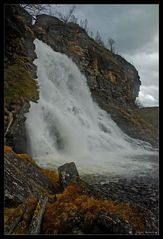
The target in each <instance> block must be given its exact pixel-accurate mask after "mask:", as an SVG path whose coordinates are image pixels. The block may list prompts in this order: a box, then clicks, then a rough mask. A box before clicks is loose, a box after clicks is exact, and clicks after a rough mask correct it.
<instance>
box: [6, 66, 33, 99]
mask: <svg viewBox="0 0 163 239" xmlns="http://www.w3.org/2000/svg"><path fill="white" fill-rule="evenodd" d="M4 79H5V81H6V82H7V83H8V85H9V87H8V88H7V89H6V90H5V99H6V100H7V102H10V101H13V99H15V98H20V97H23V98H25V99H27V100H29V101H30V100H31V101H36V100H37V99H38V90H37V89H38V85H37V82H36V81H35V80H33V78H32V76H31V73H30V72H29V71H27V70H26V69H25V67H24V66H22V65H21V64H13V65H9V66H8V67H7V68H6V70H5V74H4Z"/></svg>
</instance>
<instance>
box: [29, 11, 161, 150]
mask: <svg viewBox="0 0 163 239" xmlns="http://www.w3.org/2000/svg"><path fill="white" fill-rule="evenodd" d="M33 31H34V32H35V36H36V37H37V38H38V39H40V40H42V41H43V42H45V43H47V44H48V45H50V46H51V47H52V48H53V49H54V50H55V51H58V52H61V53H64V54H66V55H68V56H69V57H70V58H72V60H73V61H74V62H75V63H76V64H77V65H78V67H79V69H80V70H81V72H82V73H83V74H84V75H85V76H86V78H87V83H88V86H89V88H90V91H91V94H92V97H93V99H94V100H95V101H96V102H97V103H98V104H99V106H100V107H101V108H103V109H104V110H106V111H107V112H108V113H110V114H111V117H112V119H113V120H114V121H115V122H116V123H117V124H118V126H119V127H120V128H121V129H122V130H123V131H124V132H125V133H127V134H128V135H130V136H131V137H133V138H139V139H142V140H145V141H148V142H150V143H151V144H153V145H154V146H157V145H158V133H157V131H156V130H155V128H154V127H153V125H151V124H148V122H147V121H146V119H144V118H143V116H142V114H140V112H139V109H138V107H137V106H136V105H135V99H136V97H137V96H138V93H139V88H140V84H141V82H140V79H139V78H140V77H139V75H138V72H137V70H136V69H135V67H134V66H133V65H131V64H130V63H129V62H127V61H126V60H125V59H124V58H122V57H121V56H119V55H117V54H113V53H111V52H110V51H109V50H107V49H106V48H104V47H102V46H100V45H99V44H97V43H96V42H95V41H94V40H93V39H92V38H90V37H89V36H88V35H87V33H86V31H85V30H84V29H82V28H81V27H79V25H78V24H74V23H68V24H65V23H63V22H62V21H60V20H59V19H57V18H56V17H51V16H47V15H39V16H37V19H36V23H35V25H34V26H33Z"/></svg>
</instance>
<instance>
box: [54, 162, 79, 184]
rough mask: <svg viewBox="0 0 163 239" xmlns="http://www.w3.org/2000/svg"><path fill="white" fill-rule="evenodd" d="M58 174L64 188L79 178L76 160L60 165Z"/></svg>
mask: <svg viewBox="0 0 163 239" xmlns="http://www.w3.org/2000/svg"><path fill="white" fill-rule="evenodd" d="M58 175H59V179H60V182H61V185H62V187H63V188H64V187H66V186H67V185H69V184H70V183H71V182H72V181H73V180H75V179H77V178H79V173H78V171H77V168H76V165H75V163H74V162H70V163H66V164H64V165H62V166H60V167H59V168H58Z"/></svg>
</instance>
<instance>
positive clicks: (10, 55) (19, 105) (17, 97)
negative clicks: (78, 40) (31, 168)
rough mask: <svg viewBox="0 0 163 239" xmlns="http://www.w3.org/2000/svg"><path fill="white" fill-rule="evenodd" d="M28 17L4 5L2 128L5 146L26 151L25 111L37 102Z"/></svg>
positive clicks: (14, 8) (33, 56) (32, 47)
mask: <svg viewBox="0 0 163 239" xmlns="http://www.w3.org/2000/svg"><path fill="white" fill-rule="evenodd" d="M31 26H32V17H31V16H30V15H29V14H28V13H27V12H26V11H25V10H24V9H22V8H21V7H19V5H6V6H5V56H4V131H5V141H6V144H7V145H10V146H12V147H13V148H14V150H15V151H16V152H26V132H25V126H24V122H25V119H26V118H25V113H27V112H28V111H29V108H30V101H35V102H36V101H37V99H38V91H37V82H36V81H35V78H36V67H35V65H33V63H32V62H33V60H34V59H35V57H36V55H35V52H34V44H33V40H34V39H35V36H34V34H33V32H32V30H31Z"/></svg>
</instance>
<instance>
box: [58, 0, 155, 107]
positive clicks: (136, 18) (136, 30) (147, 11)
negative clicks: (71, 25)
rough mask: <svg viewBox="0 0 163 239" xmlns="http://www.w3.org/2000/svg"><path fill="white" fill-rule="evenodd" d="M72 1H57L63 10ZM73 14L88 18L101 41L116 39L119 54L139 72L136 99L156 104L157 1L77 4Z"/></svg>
mask: <svg viewBox="0 0 163 239" xmlns="http://www.w3.org/2000/svg"><path fill="white" fill-rule="evenodd" d="M71 6H72V5H66V4H60V5H58V10H59V11H60V12H66V11H67V10H68V9H70V7H71ZM75 6H76V9H75V12H74V15H75V16H76V17H77V18H78V19H79V21H80V19H85V18H86V19H87V20H88V27H89V28H90V30H91V31H93V32H94V34H96V32H97V30H98V31H99V32H100V34H101V36H102V37H103V39H104V41H107V39H108V38H109V37H111V38H113V39H114V40H115V41H116V44H115V48H116V51H117V53H118V54H120V55H121V56H123V57H124V58H125V59H126V60H128V61H129V62H131V63H132V64H134V66H135V67H136V69H137V70H138V72H139V76H140V80H141V88H140V93H139V100H140V102H141V103H142V104H143V105H144V106H155V105H158V100H159V99H158V98H159V95H158V94H159V93H158V87H159V74H158V68H159V66H158V58H159V56H158V47H159V42H158V40H159V39H158V38H159V5H158V4H76V5H75Z"/></svg>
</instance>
